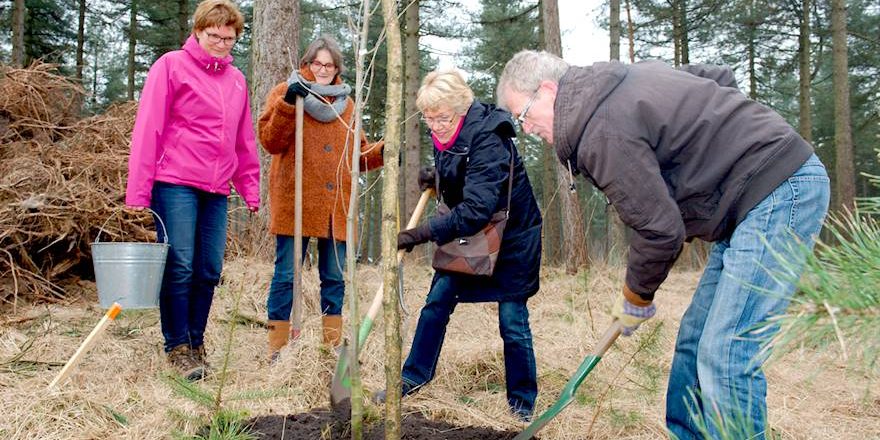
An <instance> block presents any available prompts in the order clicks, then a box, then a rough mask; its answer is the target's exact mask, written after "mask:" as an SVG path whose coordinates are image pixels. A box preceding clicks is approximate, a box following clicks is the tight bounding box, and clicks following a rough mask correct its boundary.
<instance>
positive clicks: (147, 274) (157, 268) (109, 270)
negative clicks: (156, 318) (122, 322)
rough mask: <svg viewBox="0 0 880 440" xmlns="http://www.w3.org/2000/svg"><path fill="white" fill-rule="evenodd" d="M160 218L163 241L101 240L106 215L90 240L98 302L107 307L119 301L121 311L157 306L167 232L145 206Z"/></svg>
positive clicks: (163, 270) (163, 224) (165, 255)
mask: <svg viewBox="0 0 880 440" xmlns="http://www.w3.org/2000/svg"><path fill="white" fill-rule="evenodd" d="M147 209H148V210H149V211H150V212H152V213H153V215H155V216H156V218H157V219H158V220H159V224H160V225H161V226H162V231H163V232H164V234H163V237H164V238H165V241H164V242H163V243H138V242H134V243H132V242H101V241H100V239H101V232H103V231H104V227H105V226H106V225H107V221H109V220H110V219H109V218H108V219H107V220H106V221H104V224H103V225H101V229H99V230H98V236H97V237H95V241H94V243H92V263H93V264H94V267H95V283H96V284H97V285H98V301H99V302H100V304H101V307H102V308H105V309H109V308H110V307H111V306H112V305H113V303H114V302H118V303H119V304H120V305H121V306H122V309H123V310H126V309H149V308H156V307H159V291H160V290H161V289H162V274H163V273H164V272H165V260H166V258H167V257H168V248H169V247H170V245H169V244H168V232H167V230H166V229H165V223H164V222H163V221H162V218H161V217H159V214H157V213H156V211H153V210H152V209H149V208H147Z"/></svg>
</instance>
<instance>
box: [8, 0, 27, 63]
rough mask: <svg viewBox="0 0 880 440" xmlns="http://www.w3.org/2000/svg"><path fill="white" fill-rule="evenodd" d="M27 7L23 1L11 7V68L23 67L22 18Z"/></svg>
mask: <svg viewBox="0 0 880 440" xmlns="http://www.w3.org/2000/svg"><path fill="white" fill-rule="evenodd" d="M26 14H27V7H26V6H25V4H24V0H15V3H14V4H13V5H12V60H11V62H12V66H13V67H24V17H25V15H26Z"/></svg>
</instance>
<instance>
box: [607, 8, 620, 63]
mask: <svg viewBox="0 0 880 440" xmlns="http://www.w3.org/2000/svg"><path fill="white" fill-rule="evenodd" d="M608 5H609V8H610V9H611V11H610V15H609V18H608V27H609V28H610V31H611V55H610V59H612V60H617V61H620V0H610V1H609V2H608Z"/></svg>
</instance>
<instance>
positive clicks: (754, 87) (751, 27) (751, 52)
mask: <svg viewBox="0 0 880 440" xmlns="http://www.w3.org/2000/svg"><path fill="white" fill-rule="evenodd" d="M748 13H749V21H748V23H746V27H747V29H748V38H749V41H748V47H747V48H746V50H747V53H748V63H749V98H750V99H752V100H755V101H757V100H758V72H757V68H756V66H755V57H757V49H756V46H757V44H758V42H757V41H756V40H757V38H758V37H757V35H758V22H757V21H758V20H757V15H756V12H755V2H754V0H752V1H750V2H749V11H748Z"/></svg>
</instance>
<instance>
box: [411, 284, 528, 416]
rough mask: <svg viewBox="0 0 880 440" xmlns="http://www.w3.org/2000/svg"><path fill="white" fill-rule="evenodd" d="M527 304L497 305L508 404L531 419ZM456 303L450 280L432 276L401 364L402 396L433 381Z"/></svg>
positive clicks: (518, 302)
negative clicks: (429, 287) (413, 332)
mask: <svg viewBox="0 0 880 440" xmlns="http://www.w3.org/2000/svg"><path fill="white" fill-rule="evenodd" d="M526 301H527V300H526V299H522V300H519V301H502V302H499V303H498V329H499V331H500V333H501V339H502V340H503V341H504V372H505V382H506V383H507V403H508V405H510V408H511V410H513V411H514V412H519V413H523V414H529V415H530V414H531V413H532V411H533V410H534V406H535V398H536V397H537V395H538V379H537V370H536V367H535V352H534V349H533V347H532V331H531V329H530V328H529V309H528V308H527V307H526ZM457 303H458V302H457V301H456V299H455V292H454V289H453V287H452V283H451V281H450V278H449V277H446V276H435V277H434V283H433V284H432V286H431V291H430V292H429V293H428V297H427V299H426V301H425V306H424V307H422V312H421V314H420V315H419V322H418V324H417V325H416V334H415V336H414V337H413V343H412V348H411V349H410V352H409V356H407V358H406V362H405V363H404V364H403V374H402V375H403V394H409V393H410V392H413V391H414V390H415V389H417V388H418V387H421V386H423V385H425V384H427V383H428V382H430V381H431V379H433V378H434V373H435V371H436V369H437V360H438V359H439V357H440V349H441V348H443V339H444V338H445V337H446V325H447V324H449V317H450V316H451V315H452V312H453V311H455V306H456V305H457Z"/></svg>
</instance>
